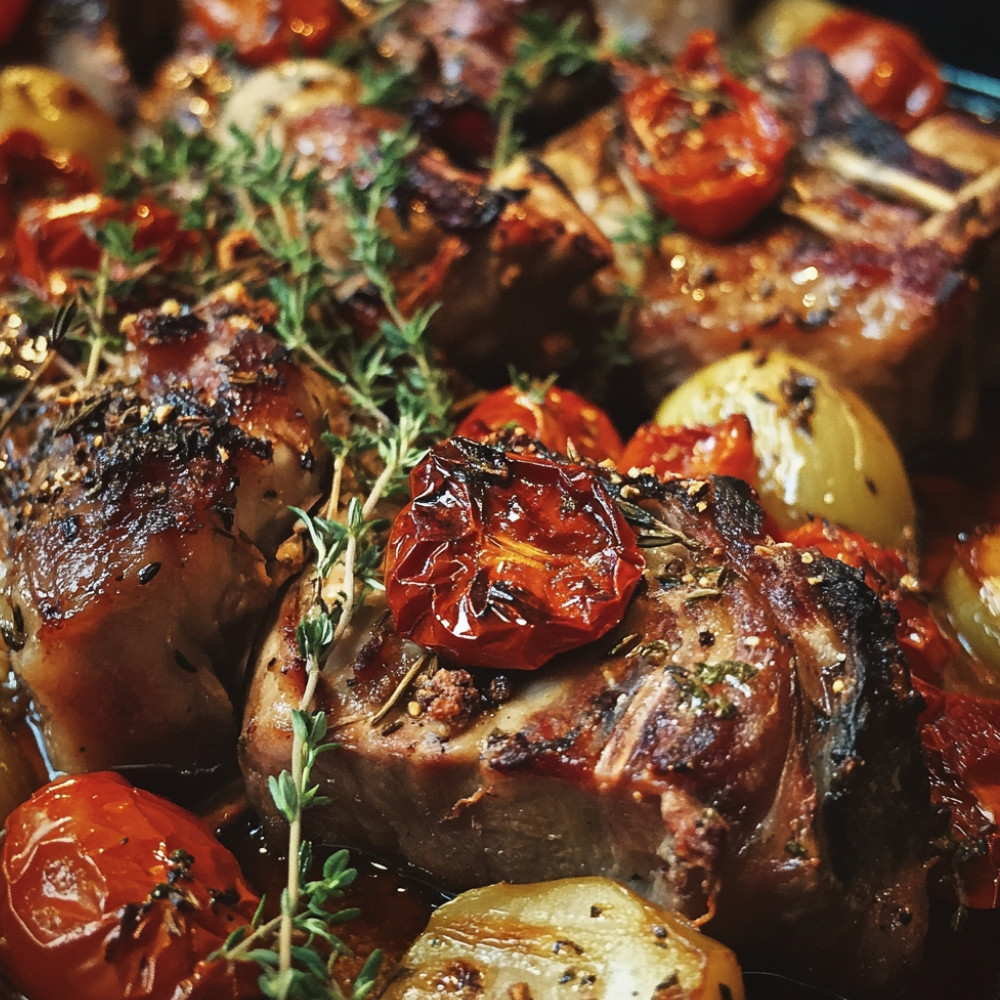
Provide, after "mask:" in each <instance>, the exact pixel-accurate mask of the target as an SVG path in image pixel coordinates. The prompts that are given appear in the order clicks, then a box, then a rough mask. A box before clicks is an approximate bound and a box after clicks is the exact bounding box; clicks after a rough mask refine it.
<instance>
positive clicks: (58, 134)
mask: <svg viewBox="0 0 1000 1000" xmlns="http://www.w3.org/2000/svg"><path fill="white" fill-rule="evenodd" d="M13 129H26V130H27V131H29V132H34V133H35V135H37V136H39V138H41V139H42V141H43V142H45V144H46V145H47V146H48V147H49V149H50V150H51V151H52V152H53V153H57V154H58V153H62V154H66V155H68V154H71V153H77V154H79V155H80V156H82V157H83V158H84V159H85V160H86V161H87V163H89V164H90V166H91V167H93V169H94V172H95V175H96V177H97V178H98V179H100V178H101V177H103V175H104V169H105V167H106V166H107V163H108V160H110V159H111V157H112V156H113V155H114V154H115V153H116V152H117V151H118V149H119V148H120V147H121V144H122V136H121V132H120V131H119V129H118V126H117V125H116V124H115V122H114V120H113V119H112V118H111V116H110V115H109V114H108V113H107V112H106V111H104V109H103V108H101V107H100V105H99V104H97V102H96V101H94V99H93V98H92V97H90V96H89V95H88V94H87V93H85V92H84V91H83V90H82V89H81V88H80V87H79V86H78V85H77V84H76V83H74V82H73V81H72V80H70V79H69V78H68V77H65V76H63V75H62V74H61V73H57V72H56V71H55V70H52V69H47V68H46V67H44V66H8V67H7V69H5V70H4V71H3V72H2V73H0V136H2V135H6V134H7V133H8V132H10V131H12V130H13Z"/></svg>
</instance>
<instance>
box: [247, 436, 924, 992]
mask: <svg viewBox="0 0 1000 1000" xmlns="http://www.w3.org/2000/svg"><path fill="white" fill-rule="evenodd" d="M459 440H460V439H459ZM456 448H458V450H459V451H460V452H461V454H463V455H465V456H466V457H467V459H468V461H469V467H468V469H466V470H465V471H464V472H462V471H460V470H456V471H454V473H453V477H452V478H454V476H457V477H458V479H460V480H462V481H463V482H473V483H474V482H476V477H477V476H479V477H480V478H481V479H482V477H486V479H489V477H490V476H494V477H496V476H499V477H500V478H501V479H502V478H503V471H502V468H501V467H502V466H503V465H504V462H506V461H508V460H509V459H510V455H509V454H508V456H507V458H505V457H504V453H503V452H496V451H492V450H491V449H490V448H489V446H487V445H473V444H471V443H470V442H465V443H459V444H457V445H456V444H450V443H446V444H445V445H443V446H441V449H438V450H437V451H436V452H435V455H436V456H437V457H436V458H435V459H433V461H443V458H442V456H445V455H451V456H454V454H455V449H456ZM442 449H443V450H442ZM429 461H430V460H429ZM477 469H480V470H489V471H488V472H485V471H483V472H477V471H476V470H477ZM498 470H499V471H498ZM600 475H601V477H602V482H604V483H605V487H606V488H607V489H608V490H610V491H611V492H612V493H613V494H614V495H615V496H616V497H617V498H618V499H617V501H616V502H618V503H620V504H621V505H622V509H623V510H624V511H625V512H626V513H627V516H628V517H629V519H630V521H631V524H632V527H631V529H630V530H631V531H633V532H635V535H636V541H637V542H638V544H639V545H640V546H641V548H642V551H643V552H644V553H645V568H644V570H643V572H642V578H641V580H640V581H639V583H638V586H637V588H636V589H635V591H634V594H633V596H632V598H631V601H630V602H629V603H628V605H627V610H626V611H625V612H624V619H623V620H622V621H621V622H620V624H618V625H617V626H615V627H614V628H613V629H612V630H611V631H610V632H608V633H607V634H606V635H604V637H603V638H600V639H597V640H595V641H591V642H589V643H587V644H585V645H583V646H580V647H579V648H576V649H574V650H571V651H569V652H565V653H563V654H561V655H559V656H556V657H555V658H554V659H552V660H551V661H550V662H548V663H547V664H546V665H544V666H543V667H541V669H539V670H537V671H534V672H530V673H529V672H525V671H523V670H518V669H517V668H518V667H519V666H525V665H526V664H525V662H523V661H521V662H519V657H518V655H516V654H512V655H511V656H510V657H509V665H510V668H511V669H508V670H500V671H495V670H494V671H488V670H483V669H476V668H474V667H469V666H468V665H467V664H466V663H463V662H461V661H459V660H456V659H455V658H453V657H448V656H444V655H440V654H438V655H435V654H433V653H432V652H431V651H429V650H428V649H426V648H424V647H421V646H420V645H418V644H417V643H415V642H414V641H412V640H410V639H408V638H406V637H404V636H402V635H400V634H399V633H398V632H397V630H396V627H395V625H394V622H393V619H392V617H391V616H390V614H389V613H388V611H387V610H384V609H383V608H382V607H381V606H380V605H379V604H377V603H373V604H371V605H370V607H369V609H368V611H367V617H366V618H364V619H363V620H361V619H356V625H355V628H354V629H353V630H352V632H351V633H350V634H349V636H348V638H347V640H346V641H345V643H344V644H342V645H341V646H339V647H337V648H336V650H335V653H334V654H333V655H332V656H331V657H330V659H329V660H328V662H327V663H326V664H325V666H324V668H323V673H322V677H321V682H320V688H319V692H318V698H317V702H318V704H319V705H320V706H321V707H322V708H324V709H325V710H326V711H328V712H329V722H330V733H331V737H332V738H334V739H335V740H336V741H337V743H338V744H339V745H340V748H339V749H337V750H336V751H334V752H331V753H329V754H327V755H324V756H323V757H322V758H321V759H320V762H319V763H318V764H317V770H316V771H315V772H314V777H316V778H317V779H318V782H319V785H320V789H321V794H323V795H325V796H328V797H329V804H328V805H326V806H324V807H322V808H320V809H316V810H311V811H310V813H309V815H308V817H307V821H308V823H309V824H310V833H311V835H312V836H314V837H318V838H322V839H324V840H329V841H333V842H346V843H353V844H362V845H366V846H368V847H369V848H371V849H373V850H375V851H376V852H378V853H380V854H382V855H383V856H386V857H390V858H395V859H397V860H400V861H406V862H408V863H410V864H413V865H415V866H417V867H418V868H421V869H423V870H425V871H427V872H429V873H431V874H432V875H433V876H434V878H435V879H436V880H438V881H440V882H442V883H444V884H446V885H448V886H450V887H452V888H454V889H461V888H466V887H469V886H475V885H480V884H485V883H488V882H492V881H497V880H509V881H515V882H520V881H532V880H537V879H540V878H553V877H558V876H570V875H583V874H603V875H609V876H612V877H615V878H618V879H620V880H622V881H625V882H627V883H629V884H631V885H633V886H635V887H638V888H639V889H640V890H641V891H642V892H644V893H645V894H647V895H649V896H651V897H652V898H654V899H656V900H658V901H660V902H664V903H667V904H669V905H672V906H676V907H677V908H679V909H680V910H681V911H682V912H684V913H685V914H687V915H688V916H690V917H693V918H697V919H700V920H702V921H707V924H706V928H707V930H709V932H711V933H713V934H714V935H715V936H718V937H719V938H721V939H722V940H724V941H726V942H727V943H730V944H732V945H734V946H736V947H738V948H740V949H741V952H740V953H741V955H743V956H745V960H752V961H757V962H760V963H764V964H765V965H767V966H770V967H773V968H779V969H782V970H784V971H786V972H794V973H795V974H798V975H801V976H805V977H807V978H812V979H815V980H818V981H822V982H824V983H826V984H831V983H832V984H836V985H838V986H840V987H842V988H843V989H851V990H858V991H859V993H860V992H862V991H865V990H871V989H876V988H886V987H887V986H888V985H889V984H891V983H892V982H893V981H894V980H896V979H898V977H899V976H900V975H901V974H903V973H904V972H905V970H907V969H908V968H910V967H912V966H913V964H914V963H915V961H916V960H917V957H918V955H919V953H920V948H921V941H922V938H923V935H924V929H925V923H926V899H925V886H924V882H925V876H924V868H923V844H924V843H925V840H924V837H925V836H926V832H927V829H928V826H927V824H928V817H929V809H928V791H927V778H926V773H925V769H924V765H923V761H922V758H921V754H920V749H919V741H918V738H917V732H916V726H915V721H916V715H917V712H918V710H919V698H917V697H916V696H915V695H914V693H913V690H912V688H911V686H910V682H909V677H908V673H907V669H906V666H905V663H904V661H903V660H902V658H901V655H900V653H899V650H898V648H897V646H896V643H895V639H894V635H893V615H892V612H891V610H889V609H888V608H887V607H885V606H883V605H882V604H880V602H879V600H878V599H877V597H876V596H875V595H874V593H873V592H872V591H870V590H869V589H868V588H867V587H866V586H865V585H864V583H863V582H862V581H861V579H860V578H859V576H858V575H856V574H855V573H854V571H852V570H850V569H848V568H847V567H845V566H844V565H843V564H841V563H838V562H835V561H831V560H828V559H825V558H823V557H822V556H820V555H819V554H818V553H813V552H811V551H808V550H806V551H800V550H794V549H792V548H791V547H790V546H788V545H781V544H775V543H773V542H772V541H771V540H770V539H769V538H768V537H767V536H765V535H764V534H762V530H761V525H762V518H763V515H762V512H761V509H760V508H759V507H758V506H757V504H756V502H755V501H754V499H753V498H752V496H751V495H750V492H749V488H748V487H746V486H745V484H742V483H740V482H739V481H737V480H729V479H716V480H713V481H699V480H682V479H678V480H674V481H672V482H668V483H665V484H664V483H660V482H657V481H656V480H654V479H652V478H651V477H649V476H639V477H638V478H631V479H627V478H623V477H620V476H618V475H617V474H610V473H601V474H600ZM463 477H464V478H463ZM448 481H449V482H450V481H452V480H448ZM479 485H482V483H480V484H479ZM483 488H484V489H487V490H488V489H489V487H488V486H484V487H483ZM437 489H438V493H436V494H433V495H432V494H431V493H427V492H426V491H425V494H424V499H425V501H426V502H427V503H428V504H437V505H438V506H439V507H440V509H441V511H442V513H441V517H442V518H447V517H449V516H450V515H449V514H448V513H447V512H448V511H449V510H452V509H453V505H452V503H451V501H449V500H448V496H449V495H450V494H449V489H448V485H447V482H444V481H442V482H438V483H437ZM578 503H579V498H575V500H574V504H578ZM574 509H578V508H576V507H575V508H574ZM511 517H512V518H514V515H513V514H512V515H511ZM442 524H444V521H442ZM394 537H395V534H394ZM501 544H502V545H504V546H505V551H507V550H509V551H507V555H506V556H502V558H503V559H507V560H513V564H515V565H516V563H517V559H518V558H525V559H535V558H537V559H541V558H542V556H541V555H539V554H538V553H535V555H534V556H532V555H531V546H530V545H529V546H528V549H527V550H526V549H525V547H524V543H521V542H518V543H515V542H513V541H509V542H508V543H501ZM435 551H436V552H438V554H439V555H440V556H441V558H443V559H450V558H452V557H453V555H446V552H448V551H451V550H448V549H447V548H439V549H436V550H435ZM455 558H458V557H457V556H455ZM456 572H457V570H456ZM455 579H456V581H457V580H458V577H457V576H456V577H455ZM477 579H478V577H477ZM518 579H519V577H518V576H517V575H516V574H514V576H513V577H512V581H513V582H512V583H510V584H508V585H507V587H506V588H505V587H504V586H502V585H500V584H496V585H494V584H492V583H491V584H490V589H489V591H488V592H486V596H485V598H484V597H483V596H482V587H485V586H486V584H485V583H483V584H481V585H479V584H477V586H479V587H480V591H481V593H480V597H479V598H476V600H480V602H481V601H482V600H485V601H486V605H485V606H484V608H485V610H483V612H482V614H483V615H484V616H485V617H484V618H483V619H482V621H481V622H480V623H479V624H480V625H481V626H482V627H485V628H488V627H489V621H490V620H491V615H494V614H496V615H499V616H501V617H503V616H504V615H506V618H505V620H507V621H508V622H510V621H516V620H518V619H520V618H523V619H524V620H525V621H526V622H527V623H529V624H530V623H532V622H534V621H535V620H536V619H535V617H534V615H533V612H532V611H531V608H532V606H533V604H534V602H536V601H537V600H538V599H539V598H538V595H537V594H535V596H534V597H532V596H530V595H529V596H527V597H523V600H522V599H521V598H519V597H518ZM458 585H459V584H458V583H457V582H456V583H455V586H456V587H457V586H458ZM313 593H314V584H313V582H312V581H310V580H308V579H307V580H306V581H305V582H304V583H302V584H300V585H298V586H293V587H292V588H291V589H290V590H289V593H288V596H287V597H286V599H285V601H284V603H283V605H282V606H281V608H280V610H279V611H278V613H277V616H276V618H275V619H274V621H273V622H272V624H271V627H270V630H269V632H268V637H267V639H266V641H265V642H264V643H263V645H262V648H261V649H260V651H259V652H258V655H257V658H256V664H255V668H254V678H253V682H252V687H251V692H250V696H249V702H248V706H247V713H246V717H245V721H244V729H243V736H242V740H241V754H242V763H243V767H244V772H245V776H246V780H247V786H248V789H249V792H250V795H251V798H252V800H253V802H254V803H255V805H256V806H257V808H258V809H260V811H261V812H262V814H263V815H264V816H265V817H266V819H267V821H268V823H269V824H271V825H272V827H273V828H274V829H275V830H276V831H280V829H281V825H282V821H281V819H280V818H279V817H278V816H277V814H276V812H275V808H274V804H273V802H272V801H271V798H270V795H269V792H268V783H267V782H268V778H269V776H272V775H275V774H277V773H278V772H279V771H280V770H281V769H282V768H284V767H287V765H288V758H289V750H290V745H291V740H292V735H291V724H290V713H291V710H292V708H293V707H295V706H296V705H297V703H298V701H299V698H300V697H301V693H302V690H303V686H304V683H305V671H304V663H303V659H302V657H301V655H300V653H299V651H298V649H297V647H296V642H295V630H296V626H297V624H298V622H299V621H300V619H301V618H302V617H303V615H304V614H305V613H306V611H307V609H308V607H309V603H310V601H311V600H312V599H313V597H312V595H313ZM390 594H391V591H390ZM490 595H492V597H491V596H490ZM491 601H492V602H493V603H492V604H491ZM497 601H499V602H500V603H499V604H497V603H496V602H497ZM491 609H492V610H491ZM564 648H565V647H564ZM818 928H821V929H822V933H817V929H818ZM845 955H849V956H850V961H845V960H844V956H845Z"/></svg>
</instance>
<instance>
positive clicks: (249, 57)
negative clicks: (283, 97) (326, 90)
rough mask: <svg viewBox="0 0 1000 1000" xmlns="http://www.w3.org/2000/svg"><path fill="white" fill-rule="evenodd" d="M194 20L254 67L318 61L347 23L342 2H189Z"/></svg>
mask: <svg viewBox="0 0 1000 1000" xmlns="http://www.w3.org/2000/svg"><path fill="white" fill-rule="evenodd" d="M187 9H188V17H189V18H190V19H191V20H192V21H193V22H194V23H195V24H197V25H199V26H200V27H201V28H203V29H204V30H205V31H206V33H207V34H208V36H209V38H211V39H212V41H214V42H231V43H232V45H233V46H234V48H235V51H236V55H237V57H238V58H239V59H241V60H242V61H243V62H245V63H248V64H250V65H251V66H263V65H266V64H268V63H273V62H278V61H279V60H281V59H288V58H289V57H290V56H294V55H316V54H318V53H320V52H322V51H323V49H324V48H326V47H327V46H328V45H329V44H330V43H331V42H332V41H333V39H334V38H335V37H336V35H337V33H338V32H339V31H340V29H341V28H342V27H343V26H344V24H345V23H346V17H345V15H344V13H343V11H342V10H341V7H340V5H339V4H338V3H337V2H336V0H189V3H188V5H187Z"/></svg>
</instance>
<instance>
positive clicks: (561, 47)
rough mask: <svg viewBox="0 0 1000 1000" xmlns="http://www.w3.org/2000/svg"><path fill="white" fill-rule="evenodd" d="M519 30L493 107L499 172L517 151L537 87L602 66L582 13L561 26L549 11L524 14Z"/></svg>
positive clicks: (569, 18) (495, 148) (495, 168)
mask: <svg viewBox="0 0 1000 1000" xmlns="http://www.w3.org/2000/svg"><path fill="white" fill-rule="evenodd" d="M519 27H520V37H519V39H518V41H517V44H516V46H515V50H514V61H513V62H512V63H511V64H510V66H508V67H507V68H506V69H505V70H504V73H503V76H502V77H501V79H500V86H499V87H498V88H497V91H496V93H495V94H494V95H493V97H492V98H491V99H490V102H489V104H490V110H491V111H492V113H493V116H494V118H495V119H496V122H497V139H496V145H495V147H494V151H493V163H492V166H493V169H494V170H499V169H501V168H502V167H504V166H506V165H507V164H508V163H509V162H510V161H511V159H512V158H513V156H514V153H515V152H516V151H517V148H518V146H519V145H520V143H521V138H520V137H519V136H518V135H517V134H516V133H515V131H514V124H515V119H516V117H517V115H518V114H519V113H520V112H521V111H523V110H524V108H525V107H526V105H527V104H528V102H529V100H530V99H531V98H532V97H533V96H534V94H535V93H536V91H537V90H538V88H539V87H540V86H541V85H542V84H543V83H545V82H546V81H547V80H550V79H552V78H553V77H560V76H562V77H568V76H573V75H574V74H575V73H579V72H580V71H581V70H583V69H584V68H585V67H587V66H595V65H599V64H600V60H599V56H598V49H597V46H596V45H595V44H594V43H593V42H591V41H590V40H589V39H587V38H586V37H584V34H583V30H582V29H583V19H582V17H581V16H580V15H579V14H573V15H570V16H569V17H567V18H565V19H564V20H562V21H556V20H554V19H553V17H552V16H551V15H550V14H549V13H547V12H546V11H532V12H528V13H525V14H524V15H522V17H521V19H520V25H519Z"/></svg>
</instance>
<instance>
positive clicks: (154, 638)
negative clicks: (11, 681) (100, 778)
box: [4, 290, 338, 771]
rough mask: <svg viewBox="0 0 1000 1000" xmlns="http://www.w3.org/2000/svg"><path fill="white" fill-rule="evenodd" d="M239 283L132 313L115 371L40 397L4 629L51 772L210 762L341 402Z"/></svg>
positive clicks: (15, 470)
mask: <svg viewBox="0 0 1000 1000" xmlns="http://www.w3.org/2000/svg"><path fill="white" fill-rule="evenodd" d="M272 319H273V311H272V310H271V309H270V307H266V306H264V307H261V306H258V305H255V304H254V303H252V302H249V301H248V300H247V299H246V297H245V296H244V295H243V294H242V293H241V292H240V291H239V290H231V291H230V292H229V293H228V294H225V295H220V296H218V297H216V298H215V299H214V300H212V301H209V302H207V303H206V304H204V305H201V306H198V307H196V308H187V307H182V306H180V305H179V304H177V303H165V304H164V305H163V306H161V307H160V308H159V309H158V310H149V311H146V312H143V313H140V314H138V315H135V316H132V317H129V318H128V319H127V320H126V321H125V323H124V326H125V329H126V331H127V334H128V338H129V350H128V351H127V352H126V354H125V356H124V369H123V370H122V371H121V372H120V373H119V374H118V376H117V377H116V378H115V379H114V380H112V379H111V378H109V379H108V380H107V381H101V382H97V383H93V384H90V385H84V386H81V387H79V388H70V389H68V390H59V389H55V388H54V389H52V390H51V391H46V392H45V393H43V396H42V399H43V400H44V404H43V405H42V406H41V408H40V412H39V413H38V414H37V416H36V417H35V422H34V425H33V431H34V438H33V440H32V441H31V444H30V447H26V448H25V449H24V453H23V454H21V455H20V456H15V460H14V461H13V463H12V466H11V467H10V468H8V469H7V470H6V474H5V479H4V485H5V489H6V491H7V493H8V499H9V505H8V506H7V507H6V508H5V510H6V516H7V518H8V524H7V531H8V532H9V544H8V546H7V547H6V556H5V564H6V588H5V601H4V606H5V615H4V617H5V629H4V637H5V639H6V642H7V645H8V646H9V648H10V659H11V662H12V665H13V668H14V671H15V673H16V674H17V676H18V677H19V678H20V680H21V681H22V682H23V683H24V685H25V686H26V687H27V689H28V690H29V691H30V693H31V696H32V698H33V699H34V704H35V706H36V707H37V709H38V712H39V713H40V716H41V724H42V729H43V733H44V738H45V745H46V748H47V751H48V754H49V757H50V759H51V762H52V764H53V765H54V766H55V767H56V768H59V769H62V770H68V771H81V770H93V769H100V768H104V767H110V766H115V765H150V764H155V765H161V764H172V765H176V766H177V767H181V768H198V767H210V766H214V765H216V764H218V762H219V761H220V760H223V759H225V758H226V757H227V755H228V752H229V748H230V747H231V745H232V739H233V737H234V734H235V724H236V723H235V710H234V707H233V705H234V703H233V697H234V695H235V694H236V692H237V691H238V690H239V688H240V684H241V677H242V673H241V670H242V667H243V663H244V660H245V657H246V654H247V651H248V648H249V644H250V636H251V633H252V629H253V624H254V621H255V620H256V618H257V617H258V616H259V615H260V614H261V613H262V611H263V610H264V609H265V608H266V607H267V604H268V602H269V601H270V599H271V598H272V597H273V595H274V593H275V589H276V587H277V585H278V583H279V582H280V569H276V566H275V564H274V562H273V560H274V557H275V554H276V550H277V547H278V546H279V544H280V542H281V541H282V539H283V538H284V537H285V535H286V534H287V532H288V530H289V528H290V523H291V519H292V515H291V514H290V512H289V510H288V506H289V505H290V504H306V505H308V504H310V503H311V502H313V500H314V499H315V497H316V496H317V495H318V493H319V491H320V481H321V477H322V475H323V473H324V470H325V467H326V462H325V460H324V458H323V454H324V452H323V449H322V448H321V447H320V445H319V435H320V434H321V432H322V431H323V429H324V428H325V427H326V426H327V415H328V413H335V412H336V411H337V409H338V405H337V400H336V397H335V396H334V395H333V394H331V392H330V390H329V388H328V384H327V383H325V382H324V380H322V379H321V378H320V377H319V376H316V375H315V374H314V373H312V372H311V371H308V370H306V369H303V368H301V367H300V366H298V365H296V364H294V363H292V362H291V361H290V360H289V359H288V357H287V356H286V352H285V351H284V350H283V349H281V348H280V347H279V346H278V344H277V342H276V341H275V340H274V339H273V337H272V336H271V334H270V333H269V332H268V323H269V322H270V321H271V320H272Z"/></svg>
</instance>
